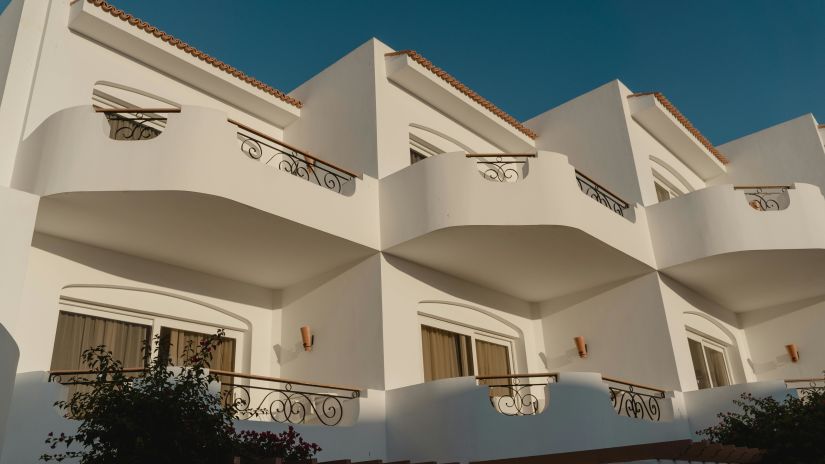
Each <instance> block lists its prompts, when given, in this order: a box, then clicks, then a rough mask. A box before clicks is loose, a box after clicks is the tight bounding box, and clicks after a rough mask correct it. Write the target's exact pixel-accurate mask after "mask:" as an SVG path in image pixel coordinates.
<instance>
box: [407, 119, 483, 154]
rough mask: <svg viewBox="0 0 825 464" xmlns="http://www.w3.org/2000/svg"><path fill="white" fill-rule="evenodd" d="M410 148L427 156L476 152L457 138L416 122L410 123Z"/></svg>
mask: <svg viewBox="0 0 825 464" xmlns="http://www.w3.org/2000/svg"><path fill="white" fill-rule="evenodd" d="M410 148H411V149H414V150H416V151H419V152H420V153H422V154H423V155H426V156H432V155H437V154H441V153H451V152H456V151H464V152H467V153H473V152H474V150H473V149H472V148H470V147H468V146H467V145H465V144H463V143H461V142H459V141H458V140H456V139H455V138H453V137H450V136H449V135H447V134H444V133H442V132H439V131H437V130H435V129H432V128H430V127H427V126H424V125H422V124H416V123H411V124H410Z"/></svg>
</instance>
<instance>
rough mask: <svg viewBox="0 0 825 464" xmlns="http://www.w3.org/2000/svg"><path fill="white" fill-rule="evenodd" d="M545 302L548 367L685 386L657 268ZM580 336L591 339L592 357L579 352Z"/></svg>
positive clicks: (663, 385)
mask: <svg viewBox="0 0 825 464" xmlns="http://www.w3.org/2000/svg"><path fill="white" fill-rule="evenodd" d="M539 307H540V311H541V325H542V330H543V333H544V345H545V346H544V351H543V353H542V354H543V355H544V357H545V359H546V364H547V371H549V372H567V371H588V372H600V373H602V374H604V375H606V376H609V377H615V378H620V379H625V380H628V381H632V382H637V383H642V384H645V385H652V386H656V387H660V388H664V389H678V388H679V387H680V382H679V372H678V371H677V369H676V359H675V357H674V352H673V350H672V349H670V348H669V347H671V346H674V340H672V338H671V334H670V332H669V330H668V321H667V319H666V316H665V309H664V302H663V301H662V296H661V293H660V291H659V282H658V277H657V275H656V273H655V272H653V273H649V274H647V275H645V276H643V277H639V278H636V279H632V280H630V281H625V282H620V283H614V284H609V285H605V286H603V287H601V288H596V289H591V290H587V291H583V292H579V293H577V294H573V295H567V296H564V297H561V298H557V299H554V300H550V301H545V302H543V303H541V304H540V305H539ZM577 336H583V337H584V338H585V341H586V342H587V345H588V356H587V358H580V357H579V355H578V352H577V350H576V346H575V344H574V342H573V338H574V337H577ZM662 347H668V349H662ZM691 375H692V373H691Z"/></svg>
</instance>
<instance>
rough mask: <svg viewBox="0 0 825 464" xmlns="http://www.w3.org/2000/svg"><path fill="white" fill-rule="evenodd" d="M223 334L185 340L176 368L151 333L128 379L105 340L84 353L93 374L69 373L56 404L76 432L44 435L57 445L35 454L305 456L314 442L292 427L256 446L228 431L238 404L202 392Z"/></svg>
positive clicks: (103, 458)
mask: <svg viewBox="0 0 825 464" xmlns="http://www.w3.org/2000/svg"><path fill="white" fill-rule="evenodd" d="M223 335H224V333H223V331H218V333H217V334H216V335H213V336H210V337H208V338H206V339H204V340H203V341H202V342H201V343H200V344H199V345H198V346H193V344H191V343H190V344H189V345H188V346H186V347H185V348H184V356H183V359H184V362H183V366H180V367H177V368H175V367H173V366H172V363H171V360H170V359H168V358H166V359H163V358H161V357H160V356H157V354H158V353H159V352H160V350H159V346H160V340H159V338H157V337H156V338H155V340H154V353H155V354H156V356H154V357H152V356H151V353H152V351H153V350H152V349H151V347H150V346H148V344H147V345H146V346H145V347H144V361H145V365H146V366H147V369H146V370H145V371H141V372H138V373H136V374H137V375H136V376H135V375H132V377H129V375H130V373H129V372H124V369H123V366H122V364H121V363H120V362H119V361H117V360H115V359H114V358H113V357H112V352H111V351H107V350H106V348H105V347H104V346H98V347H95V348H90V349H88V350H86V351H84V353H83V355H82V358H83V361H84V363H85V364H86V365H87V366H88V367H89V369H90V370H91V371H92V374H93V377H94V378H93V379H92V380H89V378H74V379H71V382H77V383H80V384H82V385H83V386H82V387H81V388H80V389H79V390H78V391H76V392H75V393H73V394H72V396H71V398H69V400H68V401H58V402H57V403H56V405H57V406H59V407H60V408H61V409H63V410H64V411H65V413H66V417H68V418H73V419H78V420H79V421H80V425H79V427H78V429H77V433H76V434H74V435H64V434H60V435H54V434H52V433H50V434H49V436H48V438H47V439H46V443H47V444H48V445H49V446H50V447H51V449H53V450H57V449H58V447H59V448H60V449H61V450H63V451H60V452H58V451H55V452H54V454H44V455H42V456H41V457H40V459H41V460H43V461H52V460H54V461H62V460H64V459H67V458H79V460H80V463H81V464H115V463H117V464H138V463H140V464H146V463H152V464H167V463H168V464H173V463H174V464H180V463H198V464H212V463H215V464H226V463H229V462H232V457H233V456H234V455H236V454H238V453H243V454H244V455H245V457H251V458H268V457H276V456H277V457H282V456H292V455H294V456H299V455H300V456H302V457H303V459H309V458H311V457H312V455H314V454H315V453H316V452H317V451H319V450H320V448H318V445H315V444H314V443H306V442H304V441H303V439H300V438H299V437H298V434H297V433H295V432H294V430H292V428H291V427H290V431H289V432H288V434H289V435H284V434H281V435H283V440H280V441H279V439H277V437H279V436H278V435H275V434H271V435H272V436H269V435H267V436H265V437H263V438H258V439H257V443H260V444H262V446H258V447H256V446H255V443H256V437H255V436H254V435H249V434H243V433H242V434H236V433H235V430H234V428H233V418H234V417H235V414H236V412H237V411H238V408H239V407H242V406H245V404H243V403H242V402H240V401H239V400H237V401H235V402H231V401H222V399H221V397H220V395H219V394H216V393H213V392H211V391H210V390H209V386H210V383H213V382H216V381H217V378H216V377H215V376H213V375H210V374H208V373H207V369H208V368H209V362H210V360H211V359H212V353H213V352H214V351H215V349H216V348H217V347H218V345H220V343H221V341H222V340H223ZM285 433H287V432H285ZM273 437H275V438H276V440H274V441H273V440H272V438H273ZM262 453H264V454H262ZM266 453H268V454H266Z"/></svg>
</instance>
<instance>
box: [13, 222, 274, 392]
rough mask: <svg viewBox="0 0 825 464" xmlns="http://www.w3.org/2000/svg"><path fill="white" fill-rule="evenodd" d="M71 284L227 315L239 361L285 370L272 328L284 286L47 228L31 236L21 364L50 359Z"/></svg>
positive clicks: (188, 315) (107, 296)
mask: <svg viewBox="0 0 825 464" xmlns="http://www.w3.org/2000/svg"><path fill="white" fill-rule="evenodd" d="M77 286H80V287H81V288H67V287H77ZM118 289H120V290H121V291H120V292H117V293H116V290H118ZM67 292H72V293H73V294H76V295H77V296H80V297H81V298H82V299H83V300H84V301H89V302H91V303H93V304H96V305H100V306H103V307H115V308H125V310H127V311H128V310H129V309H132V310H134V311H136V312H148V313H153V314H161V315H163V314H166V315H168V317H170V318H176V319H181V320H185V321H189V322H197V323H203V324H206V325H213V326H223V325H225V324H227V322H229V323H231V324H232V325H233V326H235V327H234V329H235V330H237V331H240V332H243V334H244V343H243V344H239V345H240V346H238V347H237V348H236V350H238V351H241V350H242V355H241V358H242V359H243V365H237V364H236V366H235V367H236V369H237V370H238V371H241V372H254V373H259V374H262V375H276V376H277V375H278V374H279V368H278V364H277V360H276V357H275V353H274V352H273V350H272V345H273V344H274V342H273V341H272V340H271V337H270V335H271V334H270V331H269V327H272V326H273V325H275V324H277V320H278V319H279V318H280V314H279V312H278V311H274V310H273V309H272V308H273V307H277V300H278V299H279V297H280V295H279V293H278V292H273V291H272V290H271V289H268V288H261V287H256V286H252V285H249V284H244V283H240V282H236V281H232V280H228V279H222V278H219V277H215V276H212V275H208V274H202V273H198V272H193V271H190V270H187V269H183V268H179V267H175V266H171V265H168V264H164V263H159V262H156V261H150V260H146V259H141V258H136V257H134V256H129V255H124V254H121V253H116V252H112V251H109V250H105V249H102V248H96V247H91V246H88V245H83V244H80V243H77V242H71V241H68V240H63V239H59V238H56V237H52V236H48V235H42V234H36V235H35V238H34V242H33V244H32V248H31V254H30V257H29V267H28V272H27V275H26V284H25V288H24V293H23V297H22V303H21V307H23V308H25V317H21V318H20V321H19V322H18V324H17V326H16V328H15V331H14V335H15V337H16V338H17V339H18V340H19V345H20V352H21V356H20V362H19V365H18V372H26V371H34V370H48V369H49V367H50V366H51V356H52V349H53V346H54V334H55V331H56V327H57V318H58V312H59V299H60V296H61V295H63V294H64V293H67Z"/></svg>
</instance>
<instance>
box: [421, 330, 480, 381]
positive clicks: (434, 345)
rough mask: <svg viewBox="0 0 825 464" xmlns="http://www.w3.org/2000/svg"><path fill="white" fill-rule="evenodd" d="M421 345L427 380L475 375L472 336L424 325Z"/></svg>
mask: <svg viewBox="0 0 825 464" xmlns="http://www.w3.org/2000/svg"><path fill="white" fill-rule="evenodd" d="M421 347H422V348H423V357H424V380H425V381H427V382H429V381H432V380H438V379H448V378H451V377H462V376H465V375H473V348H472V345H471V344H470V337H468V336H466V335H460V334H457V333H454V332H450V331H447V330H441V329H436V328H435V327H428V326H426V325H422V326H421Z"/></svg>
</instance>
